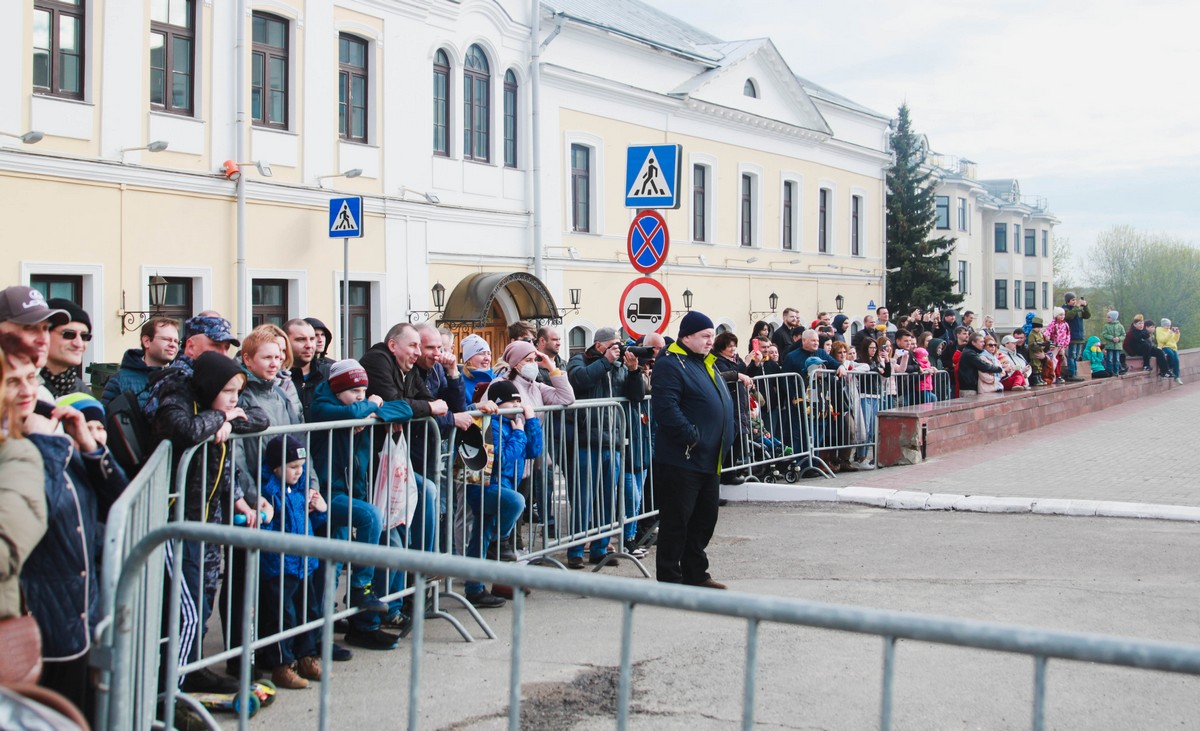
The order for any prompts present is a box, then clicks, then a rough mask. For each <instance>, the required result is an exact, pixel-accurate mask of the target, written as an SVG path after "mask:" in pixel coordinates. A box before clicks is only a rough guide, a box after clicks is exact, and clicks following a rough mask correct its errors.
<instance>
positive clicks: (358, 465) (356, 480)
mask: <svg viewBox="0 0 1200 731" xmlns="http://www.w3.org/2000/svg"><path fill="white" fill-rule="evenodd" d="M372 414H375V415H376V416H377V417H378V418H379V420H380V421H384V422H388V423H396V422H403V421H408V420H409V419H411V418H412V408H411V407H410V406H409V405H408V402H407V401H404V400H403V399H398V400H396V401H384V402H383V405H382V406H376V405H375V404H374V403H372V402H370V401H366V400H363V401H359V402H357V403H353V404H349V405H347V404H343V403H342V402H341V401H338V399H337V396H335V395H334V394H333V389H332V388H330V387H329V382H328V381H322V382H321V383H320V385H318V386H317V390H316V393H314V394H313V402H312V406H311V407H310V408H309V410H308V421H309V423H315V422H323V421H347V420H350V419H365V418H367V417H369V416H371V415H372ZM379 431H383V430H379ZM375 433H376V432H375V431H374V430H371V429H363V430H361V431H358V430H355V429H353V428H346V429H337V430H335V431H333V432H332V433H330V431H329V430H318V431H315V432H313V433H312V437H311V441H310V442H309V444H310V446H311V449H310V450H309V451H310V453H311V455H312V459H313V464H314V465H316V470H317V474H319V475H328V481H327V483H326V484H325V492H324V494H325V497H326V498H329V497H331V496H333V495H337V494H339V493H341V494H348V495H349V496H350V497H353V498H357V499H359V500H368V499H370V497H371V492H370V484H369V482H368V478H369V477H370V474H369V473H370V471H371V462H372V460H373V459H374V458H375V454H373V453H372V451H374V452H375V453H378V452H379V450H380V449H382V448H383V445H382V444H380V443H379V441H378V439H379V436H378V434H376V440H375V441H374V442H372V439H371V436H372V434H375Z"/></svg>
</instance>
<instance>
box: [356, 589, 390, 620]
mask: <svg viewBox="0 0 1200 731" xmlns="http://www.w3.org/2000/svg"><path fill="white" fill-rule="evenodd" d="M350 606H352V607H356V608H358V609H360V610H362V611H364V612H375V613H377V614H387V611H388V605H387V602H381V601H379V597H377V596H375V592H373V591H371V585H370V584H367V585H366V586H364V587H363V588H361V589H354V588H351V589H350Z"/></svg>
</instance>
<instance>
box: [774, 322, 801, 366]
mask: <svg viewBox="0 0 1200 731" xmlns="http://www.w3.org/2000/svg"><path fill="white" fill-rule="evenodd" d="M803 329H804V328H802V327H800V326H797V327H788V326H787V325H785V324H783V323H780V325H779V327H777V328H775V330H774V331H773V332H772V333H771V342H772V343H775V346H776V347H777V348H779V357H780V358H783V356H785V355H787V353H788V351H789V350H791V349H792V346H793V345H795V343H794V342H793V340H792V333H794V332H795V331H796V330H801V331H803Z"/></svg>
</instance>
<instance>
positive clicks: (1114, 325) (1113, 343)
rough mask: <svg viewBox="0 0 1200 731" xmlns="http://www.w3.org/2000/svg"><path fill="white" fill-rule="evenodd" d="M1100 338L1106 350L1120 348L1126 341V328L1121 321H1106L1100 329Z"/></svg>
mask: <svg viewBox="0 0 1200 731" xmlns="http://www.w3.org/2000/svg"><path fill="white" fill-rule="evenodd" d="M1100 340H1101V341H1102V342H1103V343H1104V349H1105V350H1120V349H1121V345H1122V344H1123V343H1124V342H1125V328H1124V327H1123V326H1122V325H1121V323H1119V322H1106V323H1104V328H1103V329H1102V330H1100Z"/></svg>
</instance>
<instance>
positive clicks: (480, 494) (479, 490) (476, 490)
mask: <svg viewBox="0 0 1200 731" xmlns="http://www.w3.org/2000/svg"><path fill="white" fill-rule="evenodd" d="M467 505H468V506H470V508H471V540H470V541H468V542H467V553H466V555H467V556H470V557H472V558H482V557H485V556H487V552H488V549H489V548H490V547H491V545H492V541H494V540H496V537H497V536H499V537H500V539H502V540H503V539H505V538H508V537H509V536H511V535H512V532H513V528H515V527H516V525H517V519H518V518H520V517H521V512H522V511H524V510H525V498H524V496H522V495H521V493H519V492H517V491H516V490H510V489H508V488H507V487H500V486H499V485H486V486H484V485H471V484H468V485H467ZM483 589H484V586H483V584H482V583H480V582H478V581H468V582H466V590H467V593H468V594H477V593H479V592H481V591H483Z"/></svg>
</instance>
